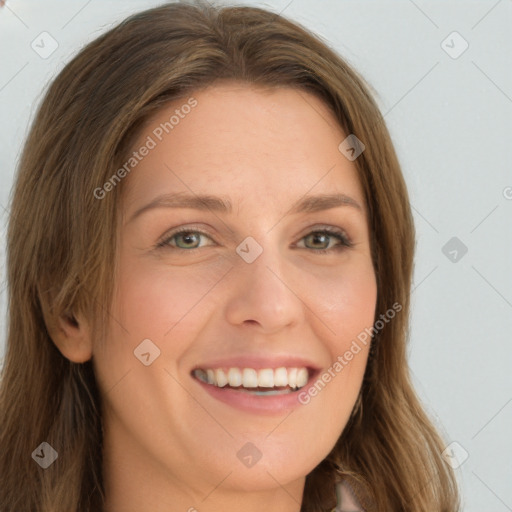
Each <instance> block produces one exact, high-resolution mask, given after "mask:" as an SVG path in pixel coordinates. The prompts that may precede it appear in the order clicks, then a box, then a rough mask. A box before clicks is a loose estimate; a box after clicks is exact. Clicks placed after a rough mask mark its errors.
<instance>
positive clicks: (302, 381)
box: [297, 368, 309, 388]
mask: <svg viewBox="0 0 512 512" xmlns="http://www.w3.org/2000/svg"><path fill="white" fill-rule="evenodd" d="M308 377H309V374H308V371H307V370H306V368H299V370H298V371H297V387H298V388H301V387H303V386H305V385H306V384H307V382H308Z"/></svg>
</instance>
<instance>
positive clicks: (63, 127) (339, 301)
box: [0, 3, 459, 512]
mask: <svg viewBox="0 0 512 512" xmlns="http://www.w3.org/2000/svg"><path fill="white" fill-rule="evenodd" d="M413 246H414V228H413V223H412V216H411V212H410V206H409V202H408V199H407V192H406V187H405V184H404V181H403V177H402V175H401V171H400V168H399V164H398V161H397V158H396V155H395V152H394V150H393V147H392V144H391V140H390V137H389V134H388V132H387V130H386V127H385V123H384V122H383V119H382V117H381V115H380V113H379V111H378V108H377V107H376V105H375V103H374V101H373V99H372V98H371V96H370V94H369V93H368V90H367V87H366V86H365V84H364V82H363V80H362V79H361V78H360V77H359V76H358V75H357V74H356V73H355V72H354V71H353V70H352V69H351V68H350V67H349V66H348V65H347V64H346V63H345V62H344V61H343V60H342V59H341V58H340V57H339V56H337V55H335V54H334V53H333V52H332V51H331V50H329V49H328V48H327V47H326V46H325V45H324V44H323V43H322V42H320V41H319V40H318V39H317V38H315V37H314V36H313V35H311V34H310V33H308V32H307V31H305V30H304V29H302V28H300V27H299V26H297V25H295V24H293V23H291V22H289V21H287V20H286V19H284V18H283V17H281V16H277V15H275V14H272V13H269V12H267V11H265V10H262V9H257V8H249V7H233V8H213V7H210V6H208V5H202V4H197V5H187V4H184V3H177V4H170V5H165V6H163V7H160V8H156V9H151V10H148V11H145V12H142V13H139V14H137V15H135V16H132V17H130V18H128V19H127V20H125V21H124V22H123V23H121V24H120V25H119V26H117V27H115V28H114V29H112V30H110V31H109V32H108V33H106V34H105V35H103V36H101V37H99V38H98V39H97V40H95V41H93V42H92V43H91V44H90V45H88V46H87V47H86V48H84V49H83V50H82V51H81V52H80V53H79V54H78V55H77V56H76V57H75V58H74V59H73V61H72V62H70V63H69V64H68V65H67V66H66V67H65V68H64V69H63V71H62V72H61V73H60V74H59V76H58V77H57V78H56V79H55V80H54V82H53V83H52V85H51V86H50V88H49V90H48V92H47V94H46V97H45V99H44V101H43V103H42V105H41V107H40V110H39V112H38V114H37V117H36V119H35V121H34V124H33V127H32V130H31V133H30V136H29V138H28V141H27V143H26V146H25V150H24V153H23V157H22V159H21V163H20V169H19V174H18V178H17V182H16V186H15V190H14V196H13V203H12V208H11V219H10V225H9V234H8V280H9V293H10V301H9V304H10V307H9V331H8V343H7V352H6V358H5V365H4V369H3V374H2V385H1V391H0V413H1V418H2V420H1V424H0V449H1V450H2V454H3V457H2V458H1V459H0V460H1V462H0V475H1V479H2V486H1V488H0V510H2V511H5V512H11V511H14V510H16V511H19V510H27V511H28V510H37V511H42V512H47V511H48V512H49V511H61V510H66V511H89V510H94V511H96V510H105V511H109V512H120V511H132V510H133V511H138V512H140V511H142V512H143V511H146V510H147V511H150V510H151V511H156V512H159V511H164V510H165V511H175V510H176V511H177V510H189V511H193V510H199V511H213V510H224V511H230V510H234V509H235V508H236V509H237V510H239V509H240V506H242V507H243V509H244V510H261V509H266V510H268V511H274V510H276V511H277V510H279V511H289V512H291V511H296V512H297V511H299V510H300V511H324V510H333V509H334V508H336V510H338V511H345V512H348V511H353V510H363V511H370V510H372V511H391V510H393V511H394V510H397V511H398V510H404V511H405V510H411V511H412V510H414V511H424V512H427V511H428V512H433V511H439V512H441V511H444V512H452V511H455V510H458V509H459V503H458V493H457V486H456V482H455V478H454V475H453V473H452V471H451V469H450V468H449V467H448V466H447V465H446V464H445V463H444V462H443V461H442V459H441V452H442V450H443V448H444V444H443V441H442V439H441V438H440V436H439V435H438V434H437V432H436V430H435V428H434V426H433V425H432V423H431V422H430V420H429V418H428V417H427V416H426V414H425V412H424V411H423V409H422V407H421V404H420V402H419V401H418V398H417V397H416V395H415V393H414V390H413V388H412V385H411V382H410V378H409V372H408V368H407V362H406V350H405V349H406V335H407V329H406V328H407V321H408V313H409V294H410V285H411V273H412V264H413Z"/></svg>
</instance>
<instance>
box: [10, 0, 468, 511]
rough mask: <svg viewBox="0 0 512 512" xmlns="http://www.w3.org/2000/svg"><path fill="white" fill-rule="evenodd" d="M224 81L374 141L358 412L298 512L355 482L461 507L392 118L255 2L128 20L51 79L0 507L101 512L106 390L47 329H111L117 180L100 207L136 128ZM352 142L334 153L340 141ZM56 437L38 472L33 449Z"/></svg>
mask: <svg viewBox="0 0 512 512" xmlns="http://www.w3.org/2000/svg"><path fill="white" fill-rule="evenodd" d="M217 80H238V81H241V82H246V83H250V84H253V85H261V86H265V87H293V88H296V89H298V90H302V91H305V92H309V93H312V94H316V95H317V96H318V97H320V98H321V99H322V100H323V101H324V102H325V103H326V104H327V105H328V106H329V107H330V108H331V109H332V111H333V113H334V115H335V116H336V118H337V120H338V122H339V124H340V126H341V128H342V129H343V131H344V132H345V133H346V134H347V135H348V134H355V135H356V136H357V137H358V139H360V140H361V141H362V142H363V143H364V144H365V146H366V149H365V151H364V152H363V153H362V154H361V155H360V157H359V158H357V160H356V161H355V164H356V166H357V170H358V172H359V176H360V180H361V184H362V186H363V189H364V192H365V199H366V202H367V207H368V212H369V223H370V232H371V247H372V255H373V264H374V269H375V272H376V276H377V286H378V297H377V309H376V317H375V318H376V320H377V319H378V318H379V316H380V315H381V314H383V313H385V312H386V311H388V310H389V309H390V308H392V307H393V304H396V303H398V304H400V305H401V306H402V310H401V312H400V313H399V314H397V315H396V316H395V318H394V319H393V320H392V321H390V322H389V323H386V325H385V326H384V328H383V329H381V330H379V331H378V332H376V333H374V335H373V339H372V345H371V352H370V357H369V359H368V364H367V368H366V373H365V377H364V381H363V385H362V388H361V393H360V396H359V399H358V402H357V405H356V407H355V408H354V411H353V414H352V416H351V418H350V420H349V422H348V424H347V425H346V428H345V429H344V431H343V433H342V435H341V437H340V439H339V440H338V442H337V443H336V445H335V446H334V448H333V450H332V452H331V453H330V454H329V456H328V457H327V458H326V459H325V460H324V461H323V462H322V463H321V464H320V465H319V466H317V467H316V468H315V469H314V470H313V471H312V472H311V473H310V474H309V475H308V476H307V478H306V486H305V490H304V497H303V503H302V508H301V511H302V512H306V511H307V512H313V511H321V510H328V509H330V508H332V507H334V506H335V505H336V498H335V483H336V482H340V481H342V480H346V481H349V482H350V483H351V485H352V486H353V488H354V489H355V490H356V493H357V494H358V496H359V498H360V500H361V502H362V503H363V504H364V505H365V507H366V509H367V510H372V511H383V512H384V511H385V512H389V511H417V512H454V511H456V510H459V506H460V505H459V495H458V489H457V484H456V479H455V477H454V474H453V472H452V470H451V469H450V468H449V467H448V466H447V465H446V463H445V462H444V461H443V460H442V458H441V452H442V450H443V448H444V444H443V440H442V438H441V437H440V435H439V434H438V433H437V431H436V428H435V426H434V425H433V424H432V422H431V420H430V419H429V418H428V416H427V415H426V413H425V412H424V410H423V408H422V405H421V403H420V402H419V400H418V398H417V396H416V394H415V392H414V390H413V387H412V384H411V380H410V376H409V370H408V366H407V360H406V343H407V332H408V316H409V296H410V289H411V275H412V268H413V252H414V227H413V220H412V216H411V209H410V205H409V201H408V196H407V190H406V187H405V183H404V180H403V177H402V174H401V170H400V167H399V163H398V160H397V157H396V155H395V151H394V149H393V146H392V143H391V139H390V136H389V133H388V131H387V128H386V126H385V123H384V121H383V119H382V116H381V114H380V112H379V109H378V107H377V106H376V104H375V102H374V100H373V99H372V96H371V95H370V93H369V87H368V86H367V85H366V84H365V82H364V81H363V79H362V78H361V77H360V76H359V75H358V74H357V73H356V72H355V71H354V70H353V69H351V68H350V66H349V65H348V64H347V63H346V62H345V61H344V60H343V59H341V58H340V57H339V56H338V55H337V54H336V53H334V52H333V51H332V50H330V49H329V48H328V47H327V46H326V45H325V44H324V43H323V42H322V41H320V40H319V39H318V38H317V37H315V36H314V35H312V34H311V33H309V32H308V31H306V30H305V29H303V28H301V27H300V26H298V25H297V24H294V23H292V22H290V21H288V20H286V19H285V18H284V17H282V16H279V15H277V14H273V13H270V12H267V11H265V10H263V9H259V8H252V7H223V8H217V7H211V6H209V5H206V4H202V3H194V4H190V3H173V4H168V5H164V6H162V7H158V8H154V9H150V10H147V11H145V12H141V13H139V14H136V15H134V16H131V17H130V18H128V19H126V20H125V21H123V22H122V23H121V24H119V25H118V26H116V27H115V28H113V29H111V30H109V31H108V32H107V33H106V34H104V35H102V36H101V37H99V38H97V39H96V40H95V41H93V42H92V43H90V44H89V45H88V46H86V47H85V48H84V49H83V50H81V51H80V52H79V53H78V55H77V56H76V57H75V58H74V59H73V60H72V61H71V62H70V63H69V64H68V65H67V66H66V67H65V68H64V69H63V70H62V71H61V72H60V73H59V75H58V76H57V78H56V79H55V80H54V81H53V82H52V83H51V85H50V87H49V89H48V91H47V92H46V95H45V98H44V100H43V102H42V104H41V106H40V108H39V111H38V113H37V116H36V119H35V121H34V123H33V125H32V128H31V132H30V134H29V137H28V140H27V141H26V145H25V148H24V152H23V154H22V158H21V161H20V166H19V170H18V175H17V181H16V184H15V187H14V192H13V198H12V205H11V214H10V223H9V230H8V261H7V269H8V276H7V278H8V286H9V304H8V308H9V311H8V315H9V316H8V333H7V350H6V357H5V362H4V367H3V370H2V375H1V387H0V421H1V423H0V453H1V454H2V456H1V457H0V477H1V485H0V510H1V511H2V512H18V511H20V510H23V511H24V512H32V511H34V512H35V511H41V512H62V511H64V510H66V511H69V512H86V511H90V510H98V511H99V510H101V509H102V506H103V500H104V490H103V484H102V457H101V448H102V428H101V414H100V401H99V400H100V395H99V392H98V389H97V386H96V380H95V376H94V370H93V366H92V362H91V361H87V362H85V363H82V364H77V363H73V362H70V361H69V360H68V359H66V358H65V357H64V356H63V355H62V354H61V353H60V352H59V350H57V348H56V347H55V345H54V343H53V342H52V339H51V337H50V335H49V332H48V331H49V330H51V329H48V325H49V322H52V321H53V320H52V319H54V318H55V317H58V316H59V315H68V316H69V317H72V316H73V315H74V314H75V313H77V312H80V313H81V314H85V315H87V317H88V318H91V319H94V320H95V325H97V327H98V328H99V329H101V328H102V326H104V325H105V323H106V318H107V315H108V304H110V299H111V295H112V291H113V283H112V279H111V276H112V262H115V256H116V236H115V234H116V229H117V226H118V224H117V221H118V219H117V215H118V210H119V201H120V198H121V195H120V192H121V189H122V183H120V184H119V185H118V186H116V187H114V189H113V190H112V191H111V192H109V193H108V194H106V195H105V197H103V198H102V199H97V197H96V195H95V193H94V191H95V190H96V189H97V188H98V187H101V186H102V184H104V183H105V182H106V181H107V180H108V179H109V178H110V177H111V176H112V175H113V173H114V172H115V170H116V169H118V168H119V166H120V165H122V162H123V161H124V158H125V157H126V152H127V151H128V149H129V147H130V143H131V142H133V140H134V137H135V136H136V134H137V133H139V131H140V129H141V127H142V126H143V125H144V123H145V122H146V121H147V120H148V119H149V118H150V116H151V115H153V114H155V112H156V111H158V110H159V109H160V108H161V107H162V106H163V105H165V104H166V103H168V102H169V101H171V100H176V99H177V98H180V97H187V95H190V94H191V93H193V92H194V91H197V90H199V89H201V88H204V87H206V86H209V85H211V84H213V83H214V82H216V81H217ZM340 142H341V141H340ZM44 441H45V442H48V443H49V444H50V445H51V446H52V447H53V448H54V449H55V450H56V451H57V452H58V458H57V460H56V461H55V462H54V463H53V464H52V465H51V467H50V468H48V469H46V470H43V469H41V468H40V467H39V466H38V465H37V464H36V463H35V462H34V460H32V457H31V453H32V451H33V450H34V449H35V448H36V447H38V446H39V445H40V444H41V443H42V442H44Z"/></svg>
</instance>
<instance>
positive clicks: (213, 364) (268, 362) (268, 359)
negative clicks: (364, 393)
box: [192, 355, 320, 372]
mask: <svg viewBox="0 0 512 512" xmlns="http://www.w3.org/2000/svg"><path fill="white" fill-rule="evenodd" d="M282 367H285V368H307V369H308V370H310V372H316V371H317V370H319V369H320V366H318V365H317V364H315V363H313V362H312V361H311V360H309V359H306V358H303V357H298V356H291V355H290V356H274V357H272V356H247V355H246V356H242V355H240V356H231V357H229V358H225V359H215V360H212V361H208V362H205V363H201V364H198V365H196V366H194V368H192V371H194V370H198V369H202V370H207V369H212V370H215V369H216V368H254V369H255V370H263V369H264V368H273V369H276V368H282Z"/></svg>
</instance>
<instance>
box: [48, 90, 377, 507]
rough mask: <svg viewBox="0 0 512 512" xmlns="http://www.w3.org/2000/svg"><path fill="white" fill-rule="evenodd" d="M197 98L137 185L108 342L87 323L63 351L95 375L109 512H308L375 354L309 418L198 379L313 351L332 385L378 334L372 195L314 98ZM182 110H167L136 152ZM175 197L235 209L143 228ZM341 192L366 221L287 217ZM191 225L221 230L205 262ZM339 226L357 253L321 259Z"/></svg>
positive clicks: (347, 374)
mask: <svg viewBox="0 0 512 512" xmlns="http://www.w3.org/2000/svg"><path fill="white" fill-rule="evenodd" d="M192 96H193V97H194V98H196V100H197V102H198V103H197V106H196V107H195V108H193V109H192V110H191V112H190V113H189V114H188V115H187V116H185V117H184V118H183V119H180V122H179V124H178V125H176V126H175V127H174V129H173V130H172V132H171V133H169V134H167V135H165V136H164V137H163V139H162V141H161V142H158V144H157V145H156V147H155V148H154V149H152V150H151V151H150V152H149V154H148V155H147V156H146V157H144V158H143V159H142V161H141V162H140V163H138V165H137V166H136V168H134V169H133V171H132V172H131V174H130V175H129V176H128V177H126V178H125V181H124V183H123V186H124V187H126V188H125V189H124V190H123V202H122V211H121V223H120V229H119V245H118V258H117V261H116V272H115V293H114V297H113V301H112V304H111V315H112V316H111V318H112V321H111V323H110V325H109V335H108V337H107V339H106V340H93V339H91V337H90V336H89V334H88V333H89V329H88V326H87V321H86V319H83V318H79V322H78V324H79V325H78V326H72V325H70V324H67V325H66V324H65V323H62V324H61V332H60V333H59V334H58V336H56V338H57V341H58V344H59V346H60V348H61V350H62V351H63V353H64V354H65V355H66V356H67V357H69V358H70V359H73V360H87V359H88V358H89V357H92V358H93V361H94V366H95V370H96V374H97V377H98V383H99V387H100V391H101V394H102V400H103V422H104V429H105V440H104V441H105V446H104V479H105V486H106V495H107V507H106V511H108V512H135V511H137V512H144V511H148V512H149V511H152V512H160V511H161V512H164V511H165V512H170V511H171V512H174V511H193V510H198V511H200V512H210V511H218V510H223V511H226V512H229V511H235V510H236V511H239V510H240V507H241V505H242V504H243V510H244V511H248V512H251V511H254V512H256V511H258V512H259V511H261V510H266V511H267V512H272V511H280V512H283V511H284V512H292V511H293V512H298V511H299V510H300V504H301V500H302V493H303V489H304V483H305V477H306V475H307V474H308V473H309V472H310V471H311V470H312V469H313V468H314V467H315V466H316V465H317V464H318V463H320V462H321V461H322V460H323V459H324V458H325V456H326V455H327V454H328V453H329V452H330V450H331V449H332V447H333V446H334V444H335V442H336V440H337V439H338V438H339V436H340V434H341V433H342V431H343V429H344V427H345V425H346V423H347V421H348V419H349V417H350V414H351V411H352V409H353V406H354V403H355V401H356V398H357V395H358V393H359V390H360V387H361V383H362V379H363V375H364V370H365V367H366V363H367V356H368V349H369V347H364V346H363V347H362V350H361V351H360V352H359V353H358V354H357V355H355V356H354V358H353V359H352V360H351V361H350V362H349V363H348V364H347V365H346V367H344V369H343V371H341V372H340V373H338V374H337V375H336V376H335V377H334V378H333V379H332V380H331V381H330V382H329V383H328V384H327V385H326V386H325V388H324V389H323V390H322V391H321V392H319V393H318V395H317V396H315V397H314V398H312V399H311V401H310V402H309V403H308V404H307V405H301V406H299V407H297V408H295V409H293V410H291V411H290V410H284V411H282V412H280V413H277V414H270V415H269V414H267V415H263V414H254V413H249V412H244V411H240V410H239V409H236V408H233V407H232V406H230V405H227V404H225V403H222V402H219V401H217V400H215V399H214V398H212V397H211V396H210V395H209V394H208V393H206V392H204V390H203V389H202V388H201V387H200V386H199V385H198V384H197V382H196V381H195V380H194V379H193V377H192V376H191V375H190V372H191V370H192V369H193V368H194V367H195V366H196V365H197V364H198V363H202V362H208V361H212V360H213V359H217V358H219V357H223V356H226V357H228V356H232V355H247V354H251V355H253V354H266V355H286V354H291V355H300V356H303V357H306V358H308V359H309V360H311V361H313V362H314V363H315V364H316V365H317V366H319V367H320V368H322V369H323V371H326V370H327V368H329V367H330V366H331V365H332V364H333V362H334V361H336V360H337V358H338V356H342V355H343V354H344V353H345V352H346V351H347V350H349V348H350V346H351V343H352V341H353V340H354V339H356V336H357V335H358V334H359V333H360V332H361V331H363V330H364V328H365V327H368V328H369V327H370V326H371V325H372V324H373V320H374V314H375V305H376V298H377V287H376V280H375V274H374V270H373V266H372V262H371V256H370V243H369V231H368V225H367V212H366V207H365V203H364V195H363V191H362V188H361V185H360V183H359V180H358V177H357V170H356V167H355V164H354V163H353V162H350V161H349V160H347V159H346V158H345V157H344V156H343V155H342V154H341V153H340V152H339V150H338V145H339V144H340V142H341V141H342V140H343V139H344V138H345V137H346V134H344V133H343V132H342V130H341V129H340V127H339V126H338V124H337V122H336V120H335V118H334V117H333V115H332V114H331V113H330V111H329V110H328V108H327V107H326V106H325V105H324V104H323V103H322V102H321V101H320V100H319V99H317V98H316V97H314V96H312V95H309V94H307V93H304V92H302V91H301V92H299V91H296V90H293V89H289V88H281V89H270V90H267V89H262V88H256V87H254V86H249V85H246V84H239V83H231V82H228V83H223V84H217V85H215V86H212V87H209V88H207V89H205V90H202V91H197V92H196V93H194V94H193V95H192ZM184 103H186V99H185V100H178V101H175V102H173V103H172V104H170V105H169V106H167V107H166V108H164V109H163V110H162V111H160V112H158V114H157V115H156V116H155V117H154V118H153V119H152V120H150V122H149V123H148V124H147V126H146V127H145V129H144V131H143V132H142V133H141V134H140V137H139V139H138V140H137V141H136V143H135V144H134V150H135V149H138V148H140V146H142V145H143V144H144V141H146V140H147V137H148V135H151V134H152V131H153V130H154V128H155V127H157V126H158V125H159V124H160V123H162V122H164V121H167V120H168V119H169V117H170V116H171V115H172V114H173V112H174V110H175V109H177V108H180V107H181V106H182V105H183V104H184ZM175 192H182V193H187V194H192V195H194V194H210V195H215V196H222V197H223V198H225V199H228V200H229V201H230V202H231V204H232V207H233V208H232V211H231V213H223V212H212V211H208V210H206V211H199V210H194V209H190V208H170V207H160V208H152V209H149V210H147V211H145V212H144V213H141V214H140V215H138V216H136V217H135V218H133V215H134V213H135V212H136V211H138V210H139V209H140V208H142V207H144V206H145V205H147V204H148V203H150V202H151V201H152V200H154V198H155V197H157V196H159V195H160V194H162V193H175ZM332 193H340V194H345V195H347V196H350V197H351V198H353V199H354V200H355V201H356V202H357V203H358V204H359V205H360V206H361V208H356V207H354V206H337V207H333V208H329V209H325V210H322V211H317V212H302V213H290V212H289V210H290V208H291V206H292V205H293V204H294V203H295V202H296V201H298V200H300V199H303V198H304V196H305V195H307V196H312V195H318V194H332ZM183 226H184V227H187V228H189V231H194V229H200V230H201V231H204V232H205V233H207V236H202V237H197V238H195V239H194V240H193V241H194V242H197V243H199V244H200V247H199V248H182V249H180V248H178V247H177V245H178V244H181V246H182V247H187V240H183V237H181V238H180V237H174V238H170V237H171V236H172V234H173V229H175V228H179V227H183ZM326 226H330V227H333V228H338V229H341V230H342V231H344V232H345V233H346V235H347V236H348V237H349V239H350V241H351V242H352V246H351V247H343V246H342V248H341V250H336V249H331V250H330V252H328V253H326V254H321V253H319V252H318V250H319V249H322V248H326V247H335V248H338V247H340V245H339V244H340V241H339V240H338V239H337V238H336V237H335V236H327V237H326V238H325V239H321V240H320V242H318V240H316V241H315V238H314V237H311V236H310V237H308V236H307V235H310V234H311V233H312V232H314V231H319V230H321V228H324V227H326ZM248 236H251V237H253V238H254V239H255V240H256V241H257V242H258V244H259V245H260V246H261V247H262V248H263V252H262V254H261V255H260V256H259V257H258V258H257V259H256V260H255V261H254V262H252V263H247V262H245V261H244V260H243V259H242V258H241V257H240V256H239V255H238V254H237V252H236V248H237V246H238V245H239V244H240V242H242V241H243V240H244V239H245V238H246V237H248ZM164 239H167V242H168V244H167V246H164V247H159V248H156V245H157V244H158V242H160V241H162V240H164ZM173 244H174V245H173ZM188 245H191V244H190V240H188ZM192 245H193V244H192ZM62 322H64V321H62ZM144 339H150V340H152V342H153V343H154V344H155V345H156V346H158V348H159V349H160V351H161V353H160V356H159V357H158V358H157V359H155V360H154V362H153V363H152V364H151V365H150V366H144V365H143V364H142V363H141V362H140V361H139V360H138V359H137V358H136V357H135V356H134V353H133V352H134V350H135V349H136V347H137V346H138V345H139V344H140V343H141V341H142V340H144ZM247 442H251V443H253V444H254V445H255V446H256V447H257V448H258V449H259V451H260V452H261V453H262V458H261V459H260V460H259V461H258V462H257V463H256V464H255V465H254V466H252V467H250V468H248V467H246V466H245V465H243V464H242V463H241V461H240V460H239V459H238V458H237V452H238V450H240V449H241V448H242V446H244V445H245V444H246V443H247Z"/></svg>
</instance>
